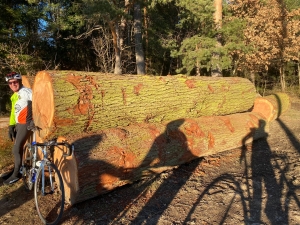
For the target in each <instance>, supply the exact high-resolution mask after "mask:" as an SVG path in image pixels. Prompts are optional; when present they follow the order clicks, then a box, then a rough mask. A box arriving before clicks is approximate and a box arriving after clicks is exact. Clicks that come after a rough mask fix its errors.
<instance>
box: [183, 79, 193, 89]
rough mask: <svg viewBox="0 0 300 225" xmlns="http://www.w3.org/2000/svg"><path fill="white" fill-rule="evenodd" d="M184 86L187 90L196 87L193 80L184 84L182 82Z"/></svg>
mask: <svg viewBox="0 0 300 225" xmlns="http://www.w3.org/2000/svg"><path fill="white" fill-rule="evenodd" d="M184 83H185V84H186V86H187V87H188V88H195V87H196V85H195V84H196V82H195V80H186V81H185V82H184Z"/></svg>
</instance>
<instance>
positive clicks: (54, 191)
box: [34, 161, 65, 225]
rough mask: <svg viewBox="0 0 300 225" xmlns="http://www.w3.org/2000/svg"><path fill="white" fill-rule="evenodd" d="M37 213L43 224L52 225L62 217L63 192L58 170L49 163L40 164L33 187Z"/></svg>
mask: <svg viewBox="0 0 300 225" xmlns="http://www.w3.org/2000/svg"><path fill="white" fill-rule="evenodd" d="M34 198H35V205H36V209H37V212H38V214H39V217H40V219H41V220H42V222H43V223H44V224H49V225H54V224H57V223H58V222H59V220H60V219H61V217H62V214H63V210H64V204H65V192H64V185H63V181H62V177H61V175H60V172H59V170H58V168H57V167H56V166H55V165H54V164H53V163H51V162H49V161H46V162H45V163H41V165H40V168H39V170H38V172H37V175H36V181H35V185H34Z"/></svg>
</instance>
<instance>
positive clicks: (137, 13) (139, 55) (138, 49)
mask: <svg viewBox="0 0 300 225" xmlns="http://www.w3.org/2000/svg"><path fill="white" fill-rule="evenodd" d="M134 37H135V60H136V70H137V74H141V75H144V74H145V58H144V50H143V40H142V16H141V7H140V4H139V3H134Z"/></svg>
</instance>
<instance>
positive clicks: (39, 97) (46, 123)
mask: <svg viewBox="0 0 300 225" xmlns="http://www.w3.org/2000/svg"><path fill="white" fill-rule="evenodd" d="M53 95H54V94H53V86H52V78H51V75H50V74H49V73H48V72H46V71H40V72H38V73H37V75H36V76H35V80H34V89H33V93H32V98H33V101H32V109H33V118H34V123H35V125H36V126H38V127H40V128H42V130H41V132H40V136H41V137H42V138H45V137H46V136H47V135H48V134H49V133H50V132H51V130H50V129H49V128H50V127H52V123H53V116H54V110H53V109H54V99H53Z"/></svg>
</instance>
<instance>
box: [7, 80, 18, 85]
mask: <svg viewBox="0 0 300 225" xmlns="http://www.w3.org/2000/svg"><path fill="white" fill-rule="evenodd" d="M18 83H19V81H11V82H8V85H12V84H18Z"/></svg>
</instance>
